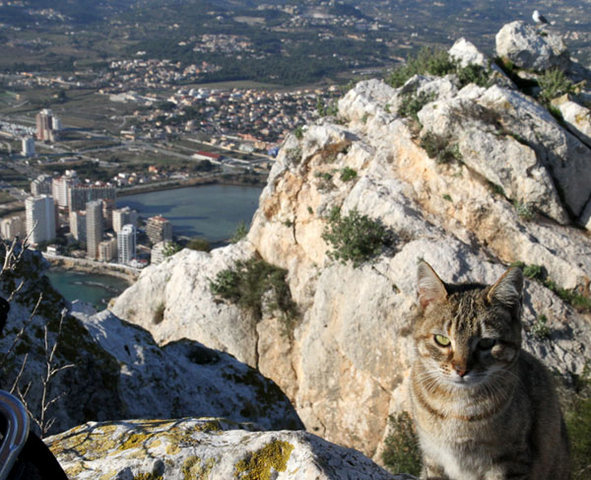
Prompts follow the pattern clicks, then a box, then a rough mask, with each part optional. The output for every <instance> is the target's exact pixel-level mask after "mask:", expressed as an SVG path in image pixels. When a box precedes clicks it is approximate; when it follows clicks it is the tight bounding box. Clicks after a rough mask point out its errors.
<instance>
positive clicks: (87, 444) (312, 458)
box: [47, 418, 410, 480]
mask: <svg viewBox="0 0 591 480" xmlns="http://www.w3.org/2000/svg"><path fill="white" fill-rule="evenodd" d="M249 430H250V428H249V426H248V425H246V426H244V425H238V424H229V423H228V422H227V421H225V420H218V419H211V418H210V419H201V420H196V419H188V418H185V419H180V420H135V421H134V420H131V421H121V422H104V423H88V424H85V425H82V426H80V427H76V428H74V429H72V430H69V431H67V432H64V433H61V434H59V435H56V436H54V437H51V438H48V439H47V443H48V444H49V446H50V448H51V450H52V451H53V452H54V454H55V455H56V456H57V458H58V460H59V461H60V463H61V465H62V466H63V467H64V469H65V471H66V473H67V474H68V476H69V477H70V478H72V479H77V480H86V479H88V480H91V479H92V480H94V479H97V478H112V479H117V480H134V479H140V478H146V479H148V478H154V479H155V478H159V479H162V480H186V479H189V478H190V479H194V478H212V479H214V478H215V479H225V480H230V479H237V480H240V479H242V480H264V479H271V478H273V479H276V480H347V479H349V480H404V479H405V478H410V477H406V476H404V475H397V476H393V475H391V474H389V473H388V472H386V471H385V470H383V469H381V468H380V467H378V466H377V465H376V464H375V463H373V462H372V461H370V460H369V459H368V458H367V457H365V456H363V455H362V454H361V453H359V452H357V451H355V450H351V449H347V448H344V447H340V446H337V445H334V444H331V443H329V442H326V441H325V440H322V439H321V438H319V437H316V436H315V435H312V434H310V433H306V432H293V431H280V432H254V431H249Z"/></svg>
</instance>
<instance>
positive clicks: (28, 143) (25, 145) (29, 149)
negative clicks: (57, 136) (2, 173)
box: [21, 137, 35, 157]
mask: <svg viewBox="0 0 591 480" xmlns="http://www.w3.org/2000/svg"><path fill="white" fill-rule="evenodd" d="M21 153H22V154H23V155H24V156H25V157H34V156H35V139H34V138H31V137H25V138H23V139H22V150H21Z"/></svg>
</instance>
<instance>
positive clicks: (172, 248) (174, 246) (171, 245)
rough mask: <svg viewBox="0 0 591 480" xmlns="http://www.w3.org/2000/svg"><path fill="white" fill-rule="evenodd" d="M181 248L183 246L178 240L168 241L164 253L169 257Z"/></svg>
mask: <svg viewBox="0 0 591 480" xmlns="http://www.w3.org/2000/svg"><path fill="white" fill-rule="evenodd" d="M180 250H181V246H180V245H179V244H178V243H176V242H166V243H165V244H164V248H163V249H162V254H163V255H164V256H165V257H166V258H168V257H172V256H173V255H174V254H175V253H177V252H179V251H180Z"/></svg>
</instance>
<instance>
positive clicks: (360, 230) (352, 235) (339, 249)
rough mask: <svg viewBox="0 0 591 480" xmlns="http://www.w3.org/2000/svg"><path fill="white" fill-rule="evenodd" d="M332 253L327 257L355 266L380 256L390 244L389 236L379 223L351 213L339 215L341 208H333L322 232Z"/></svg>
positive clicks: (390, 237)
mask: <svg viewBox="0 0 591 480" xmlns="http://www.w3.org/2000/svg"><path fill="white" fill-rule="evenodd" d="M322 238H323V239H324V241H326V242H327V243H328V244H329V245H330V247H331V251H330V252H329V253H328V255H329V257H330V258H332V259H334V260H338V261H340V262H341V263H343V264H344V263H347V262H349V261H350V262H352V263H353V266H354V267H358V266H359V265H361V264H362V263H364V262H366V261H368V260H371V259H372V258H374V257H376V256H377V255H379V254H380V253H381V252H382V250H383V248H384V247H387V246H390V245H391V244H392V235H391V234H390V232H389V231H388V230H387V229H386V227H385V226H384V225H382V223H381V222H380V221H379V220H374V219H371V218H369V217H368V216H367V215H361V214H360V213H359V212H358V211H357V210H351V212H349V214H348V215H346V216H342V215H341V209H340V208H338V207H335V208H333V209H332V211H331V213H330V216H329V218H328V223H327V225H326V227H325V229H324V232H323V233H322Z"/></svg>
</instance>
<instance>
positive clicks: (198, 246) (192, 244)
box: [186, 237, 211, 252]
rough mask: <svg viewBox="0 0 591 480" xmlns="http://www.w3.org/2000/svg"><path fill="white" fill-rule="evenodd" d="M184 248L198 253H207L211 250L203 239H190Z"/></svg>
mask: <svg viewBox="0 0 591 480" xmlns="http://www.w3.org/2000/svg"><path fill="white" fill-rule="evenodd" d="M186 247H187V248H189V249H191V250H197V251H198V252H209V251H210V250H211V245H210V243H209V242H208V241H207V240H206V239H205V238H203V237H195V238H192V239H191V240H189V241H188V242H187V245H186Z"/></svg>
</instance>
